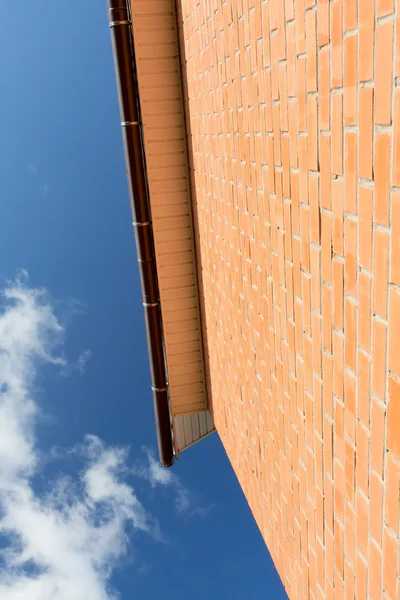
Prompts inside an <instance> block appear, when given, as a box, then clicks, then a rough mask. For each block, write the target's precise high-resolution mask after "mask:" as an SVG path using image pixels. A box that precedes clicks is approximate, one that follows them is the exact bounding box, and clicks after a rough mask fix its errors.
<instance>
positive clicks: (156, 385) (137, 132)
mask: <svg viewBox="0 0 400 600" xmlns="http://www.w3.org/2000/svg"><path fill="white" fill-rule="evenodd" d="M107 4H108V18H109V25H110V32H111V40H112V47H113V55H114V65H115V72H116V77H117V88H118V100H119V108H120V117H121V126H122V136H123V142H124V151H125V163H126V172H127V179H128V187H129V195H130V202H131V208H132V214H133V225H134V228H135V238H136V251H137V258H138V265H139V272H140V279H141V287H142V296H143V307H144V313H145V321H146V333H147V345H148V351H149V359H150V371H151V384H152V385H151V388H152V392H153V402H154V413H155V421H156V430H157V439H158V449H159V456H160V463H161V465H162V466H164V467H170V466H171V465H172V464H173V462H174V445H173V433H172V423H171V415H170V406H169V393H168V383H167V373H166V364H165V355H164V343H163V326H162V319H161V311H160V298H159V290H158V278H157V267H156V262H155V250H154V239H153V228H152V222H151V214H150V208H149V197H148V184H147V172H146V164H145V155H144V149H143V134H142V120H141V113H140V101H139V91H138V84H137V77H136V66H135V51H134V46H133V40H132V30H131V18H130V11H129V7H128V5H127V2H126V0H107Z"/></svg>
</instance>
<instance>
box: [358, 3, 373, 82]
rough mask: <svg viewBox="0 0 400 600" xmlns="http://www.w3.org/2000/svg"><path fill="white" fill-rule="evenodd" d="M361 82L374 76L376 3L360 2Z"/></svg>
mask: <svg viewBox="0 0 400 600" xmlns="http://www.w3.org/2000/svg"><path fill="white" fill-rule="evenodd" d="M359 6H360V26H359V27H360V64H359V78H360V81H369V80H370V79H372V78H373V76H374V42H375V40H374V29H375V2H374V0H363V2H360V4H359Z"/></svg>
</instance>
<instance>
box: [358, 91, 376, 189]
mask: <svg viewBox="0 0 400 600" xmlns="http://www.w3.org/2000/svg"><path fill="white" fill-rule="evenodd" d="M373 99H374V90H373V88H360V90H359V154H358V174H359V176H360V177H364V178H366V179H372V151H373V145H372V136H373V108H372V107H373Z"/></svg>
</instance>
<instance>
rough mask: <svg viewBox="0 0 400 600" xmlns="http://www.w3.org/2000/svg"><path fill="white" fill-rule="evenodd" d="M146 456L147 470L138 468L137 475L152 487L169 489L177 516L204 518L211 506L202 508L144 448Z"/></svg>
mask: <svg viewBox="0 0 400 600" xmlns="http://www.w3.org/2000/svg"><path fill="white" fill-rule="evenodd" d="M144 452H145V453H146V455H147V460H148V466H147V468H140V467H139V468H138V474H140V475H141V476H142V477H144V478H145V479H147V480H148V481H149V483H150V485H151V486H152V487H157V486H159V485H160V486H164V487H166V488H167V487H168V488H170V489H171V492H172V495H173V497H174V503H175V511H176V513H177V514H178V515H179V516H183V517H190V516H195V515H197V516H205V515H207V514H208V513H209V511H210V510H211V508H212V507H211V506H210V505H208V506H203V505H202V504H201V503H200V502H199V499H198V498H196V496H195V494H193V492H191V491H189V490H188V489H187V488H186V487H185V486H184V485H183V483H182V481H181V479H180V478H179V476H178V475H177V474H176V473H175V472H174V471H172V470H171V469H165V468H163V467H161V466H160V464H159V463H158V462H157V461H156V460H155V458H154V456H153V454H152V452H151V451H150V450H149V449H147V448H144Z"/></svg>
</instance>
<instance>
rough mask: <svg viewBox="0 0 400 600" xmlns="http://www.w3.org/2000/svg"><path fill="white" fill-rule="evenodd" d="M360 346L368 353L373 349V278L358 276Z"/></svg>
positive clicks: (360, 273) (363, 274)
mask: <svg viewBox="0 0 400 600" xmlns="http://www.w3.org/2000/svg"><path fill="white" fill-rule="evenodd" d="M358 345H359V346H360V347H361V348H363V349H364V350H365V351H366V352H370V348H371V277H370V276H369V275H367V274H366V273H364V272H363V271H360V272H359V274H358Z"/></svg>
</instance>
